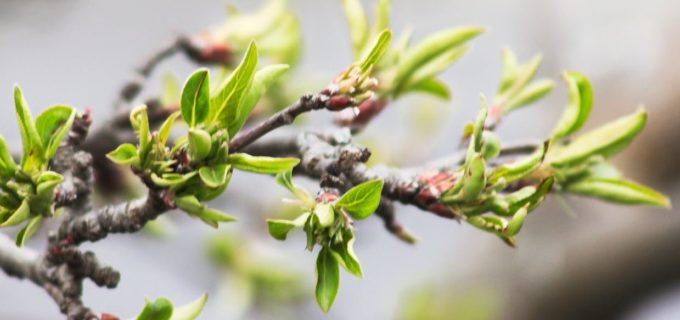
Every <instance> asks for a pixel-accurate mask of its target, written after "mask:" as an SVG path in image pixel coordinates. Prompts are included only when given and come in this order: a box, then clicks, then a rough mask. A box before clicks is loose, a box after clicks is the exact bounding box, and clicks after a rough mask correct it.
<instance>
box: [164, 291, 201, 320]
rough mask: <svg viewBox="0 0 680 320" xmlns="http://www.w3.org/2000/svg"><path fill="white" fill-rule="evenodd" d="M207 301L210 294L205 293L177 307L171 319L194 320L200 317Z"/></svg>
mask: <svg viewBox="0 0 680 320" xmlns="http://www.w3.org/2000/svg"><path fill="white" fill-rule="evenodd" d="M207 301H208V294H207V293H204V294H203V295H201V296H200V297H199V298H198V299H196V300H194V301H192V302H191V303H189V304H186V305H183V306H181V307H178V308H175V310H174V311H173V312H172V317H170V320H194V319H196V318H198V316H199V315H200V314H201V311H203V307H205V303H206V302H207Z"/></svg>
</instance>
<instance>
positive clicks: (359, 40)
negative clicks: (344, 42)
mask: <svg viewBox="0 0 680 320" xmlns="http://www.w3.org/2000/svg"><path fill="white" fill-rule="evenodd" d="M342 6H343V9H344V10H345V16H346V17H347V24H348V25H349V35H350V39H351V40H352V51H353V52H354V57H355V58H358V57H359V56H360V55H361V53H362V52H363V50H364V47H365V46H366V42H367V41H368V19H367V18H366V14H365V13H364V8H363V7H362V6H361V1H359V0H342Z"/></svg>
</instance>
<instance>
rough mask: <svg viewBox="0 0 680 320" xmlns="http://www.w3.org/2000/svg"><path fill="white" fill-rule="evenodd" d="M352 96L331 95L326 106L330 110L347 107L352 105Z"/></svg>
mask: <svg viewBox="0 0 680 320" xmlns="http://www.w3.org/2000/svg"><path fill="white" fill-rule="evenodd" d="M352 104H353V101H352V98H350V97H347V96H334V97H331V98H330V99H329V100H328V102H327V103H326V108H327V109H328V110H331V111H339V110H342V109H345V108H347V107H350V106H352Z"/></svg>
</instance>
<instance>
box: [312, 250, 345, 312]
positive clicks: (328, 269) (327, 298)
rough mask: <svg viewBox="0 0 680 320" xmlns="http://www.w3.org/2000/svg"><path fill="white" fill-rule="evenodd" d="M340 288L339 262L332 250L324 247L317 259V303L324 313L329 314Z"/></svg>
mask: <svg viewBox="0 0 680 320" xmlns="http://www.w3.org/2000/svg"><path fill="white" fill-rule="evenodd" d="M339 287H340V270H339V268H338V262H337V261H336V260H335V259H334V258H333V255H332V254H331V252H330V250H329V249H328V248H327V247H323V248H322V249H321V251H319V256H318V257H317V258H316V302H317V303H318V304H319V307H321V310H323V312H328V310H330V308H331V306H332V305H333V301H335V297H336V296H337V294H338V288H339Z"/></svg>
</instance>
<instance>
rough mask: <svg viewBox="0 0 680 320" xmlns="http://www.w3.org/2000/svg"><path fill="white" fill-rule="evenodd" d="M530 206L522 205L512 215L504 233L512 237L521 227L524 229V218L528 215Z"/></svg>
mask: <svg viewBox="0 0 680 320" xmlns="http://www.w3.org/2000/svg"><path fill="white" fill-rule="evenodd" d="M528 212H529V211H528V208H527V207H526V206H525V207H521V208H519V210H517V212H515V214H514V215H513V216H512V219H510V222H508V226H507V227H506V229H505V230H504V232H503V235H505V236H507V237H512V236H514V235H516V234H517V233H518V232H519V230H520V229H522V225H523V224H524V219H525V218H526V217H527V214H528Z"/></svg>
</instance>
